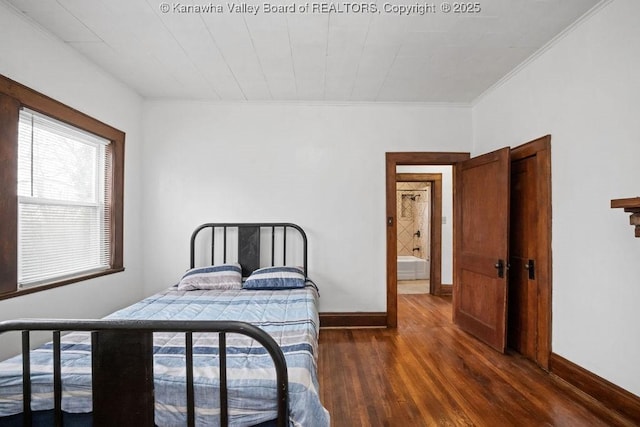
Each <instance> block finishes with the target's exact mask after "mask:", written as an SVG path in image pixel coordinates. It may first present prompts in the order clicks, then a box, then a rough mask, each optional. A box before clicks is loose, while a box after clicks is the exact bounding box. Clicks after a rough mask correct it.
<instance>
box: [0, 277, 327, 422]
mask: <svg viewBox="0 0 640 427" xmlns="http://www.w3.org/2000/svg"><path fill="white" fill-rule="evenodd" d="M317 299H318V293H317V289H316V288H315V286H313V285H311V284H310V285H308V286H306V287H305V288H302V289H287V290H277V291H264V290H259V291H256V290H246V289H237V290H206V291H204V290H194V291H178V290H177V288H176V287H173V288H169V289H167V290H165V291H163V292H160V293H158V294H155V295H153V296H151V297H148V298H146V299H144V300H143V301H140V302H138V303H136V304H133V305H131V306H129V307H127V308H124V309H122V310H120V311H117V312H115V313H113V314H111V315H109V316H107V318H108V319H145V320H147V319H148V320H240V321H245V322H249V323H252V324H254V325H256V326H258V327H260V328H262V329H263V330H265V331H266V332H268V333H269V334H270V335H271V336H272V337H273V338H274V339H275V341H276V342H277V343H278V345H280V347H281V349H282V351H283V353H284V355H285V358H286V361H287V369H288V373H289V408H290V423H289V424H290V425H291V426H305V427H307V426H308V427H314V426H328V425H329V414H328V412H327V411H326V409H324V407H323V406H322V404H321V403H320V399H319V394H318V378H317V346H318V330H319V329H318V328H319V319H318V309H317ZM90 342H91V341H90V336H89V334H88V333H82V332H73V333H70V334H67V335H65V336H63V338H62V349H63V353H62V382H63V400H62V409H63V411H65V412H67V413H87V412H91V409H92V408H91V353H90V350H91V348H90V347H91V345H90ZM184 342H185V338H184V334H183V333H155V334H154V388H155V397H156V404H155V418H156V419H155V422H156V424H157V425H158V426H180V425H186V379H185V376H186V374H185V372H186V369H185V354H184V353H185V349H184ZM193 350H194V351H193V352H194V362H193V363H194V384H195V413H196V425H198V426H217V425H219V416H220V409H219V394H218V384H219V372H218V334H205V333H200V334H197V333H194V334H193ZM51 359H52V349H51V344H45V345H43V346H42V347H40V348H38V349H36V350H33V351H32V352H31V367H32V368H31V369H32V372H31V378H32V396H33V400H32V409H33V410H34V411H44V410H50V409H52V408H53V384H52V383H53V381H52V375H53V374H52V372H53V367H52V362H51ZM21 375H22V361H21V357H20V356H16V357H14V358H12V359H9V360H7V361H5V362H2V363H0V417H2V416H9V415H12V414H17V413H20V412H22V397H21V393H22V379H21ZM227 376H228V377H227V380H228V402H229V423H230V425H237V426H252V425H256V424H260V423H262V422H266V421H269V420H273V419H274V418H276V414H277V407H276V382H275V369H274V367H273V362H272V361H271V357H270V356H269V354H268V353H267V352H266V350H265V349H264V348H262V347H261V346H260V344H258V343H257V342H255V341H253V340H252V339H251V338H249V337H246V336H243V335H238V334H229V335H228V336H227Z"/></svg>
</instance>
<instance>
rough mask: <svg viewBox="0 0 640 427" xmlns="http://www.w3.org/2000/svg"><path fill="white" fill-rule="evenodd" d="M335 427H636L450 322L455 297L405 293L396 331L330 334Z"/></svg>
mask: <svg viewBox="0 0 640 427" xmlns="http://www.w3.org/2000/svg"><path fill="white" fill-rule="evenodd" d="M318 370H319V380H320V392H321V393H320V396H321V399H322V401H323V403H324V405H325V407H326V408H327V409H328V410H329V412H330V413H331V419H332V426H334V427H342V426H345V427H354V426H363V427H370V426H375V427H377V426H390V427H393V426H400V427H405V426H406V427H409V426H410V427H414V426H415V427H417V426H637V425H640V420H629V419H627V418H624V417H623V416H622V415H620V414H618V413H617V412H615V411H612V410H611V408H607V407H605V406H604V405H602V404H600V403H599V402H597V401H595V400H594V399H592V398H590V397H589V396H587V395H584V394H582V393H580V392H579V391H576V390H575V389H574V388H572V387H571V386H569V385H567V384H566V383H563V382H562V381H560V380H557V379H555V378H554V377H553V376H550V375H548V374H547V373H546V372H544V371H543V370H541V369H540V368H539V367H537V366H536V365H534V364H533V363H531V362H530V361H528V360H527V359H524V358H523V357H521V356H519V355H518V354H507V355H502V354H500V353H498V352H496V351H494V350H492V349H491V348H489V347H488V346H486V345H485V344H483V343H482V342H480V341H478V340H476V339H475V338H473V337H471V336H470V335H468V334H467V333H465V332H463V331H461V330H460V329H458V328H457V327H456V326H455V325H453V324H452V322H451V299H450V297H444V298H443V297H434V296H431V295H428V294H424V295H416V294H408V295H399V296H398V328H397V329H323V330H322V331H321V333H320V348H319V358H318Z"/></svg>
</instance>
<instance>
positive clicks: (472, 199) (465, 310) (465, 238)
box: [453, 147, 511, 352]
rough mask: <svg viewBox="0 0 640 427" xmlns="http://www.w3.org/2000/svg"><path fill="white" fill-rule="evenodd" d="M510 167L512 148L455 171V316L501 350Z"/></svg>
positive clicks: (466, 162) (504, 338)
mask: <svg viewBox="0 0 640 427" xmlns="http://www.w3.org/2000/svg"><path fill="white" fill-rule="evenodd" d="M510 165H511V162H510V150H509V148H508V147H507V148H503V149H501V150H498V151H495V152H492V153H488V154H485V155H482V156H479V157H475V158H473V159H470V160H467V161H465V162H462V163H458V164H457V165H456V169H455V173H456V176H455V181H456V200H457V203H456V215H455V221H456V224H455V225H456V227H455V230H456V248H455V253H456V257H455V259H456V267H455V280H454V292H453V320H454V322H455V323H456V324H457V325H458V326H460V327H461V328H462V329H463V330H465V331H467V332H469V333H470V334H472V335H474V336H476V337H477V338H479V339H481V340H482V341H485V342H486V343H487V344H489V345H490V346H492V347H493V348H495V349H496V350H498V351H501V352H504V350H505V347H506V317H507V281H508V276H509V275H508V273H507V271H506V270H507V269H508V260H509V197H510V190H509V188H510ZM500 263H501V265H502V269H500V268H498V267H499V265H500ZM501 270H502V271H501ZM500 273H502V277H500Z"/></svg>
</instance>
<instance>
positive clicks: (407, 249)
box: [396, 174, 439, 294]
mask: <svg viewBox="0 0 640 427" xmlns="http://www.w3.org/2000/svg"><path fill="white" fill-rule="evenodd" d="M430 178H431V176H430V175H427V174H397V175H396V199H397V210H396V218H397V224H398V234H397V240H398V245H397V246H398V253H397V255H398V258H397V260H398V261H397V265H398V293H399V294H427V293H430V292H432V288H431V283H432V280H431V277H430V276H431V273H432V272H433V271H434V268H433V265H432V262H431V255H432V253H433V252H434V251H433V250H432V247H431V243H432V241H433V239H432V236H431V235H432V232H431V230H432V225H435V224H434V220H433V210H434V209H433V202H434V198H433V191H432V189H433V186H432V183H431V181H430V180H429V179H430ZM438 178H439V176H438Z"/></svg>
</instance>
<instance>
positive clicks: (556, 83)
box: [473, 0, 640, 395]
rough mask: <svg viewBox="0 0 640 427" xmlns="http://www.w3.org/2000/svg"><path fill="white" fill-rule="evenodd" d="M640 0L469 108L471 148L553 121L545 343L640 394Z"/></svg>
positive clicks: (543, 128) (508, 140)
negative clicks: (632, 200)
mask: <svg viewBox="0 0 640 427" xmlns="http://www.w3.org/2000/svg"><path fill="white" fill-rule="evenodd" d="M638 16H640V2H638V1H637V0H615V1H613V2H612V3H610V4H608V5H606V6H605V7H604V8H602V9H601V10H599V11H598V12H597V13H595V14H593V15H592V16H590V17H589V18H588V19H586V20H585V21H584V22H582V23H581V24H580V25H579V26H577V27H576V28H575V29H574V30H573V31H570V32H569V33H568V34H567V35H566V37H564V38H562V39H561V40H559V41H558V42H557V43H555V44H554V45H553V46H552V47H551V48H550V49H549V50H548V51H546V52H544V53H543V54H542V55H540V56H539V57H538V58H537V59H535V60H534V61H533V62H532V63H530V64H528V65H527V66H526V67H524V68H523V69H522V70H521V71H519V72H518V73H517V74H515V75H514V76H513V77H512V78H511V79H509V80H508V81H506V82H505V83H504V84H502V85H501V86H500V87H498V88H496V89H495V90H493V91H491V92H490V93H488V94H487V95H486V96H484V97H483V98H482V99H481V100H480V101H479V102H478V103H477V104H476V105H475V107H474V108H473V123H474V137H475V146H474V151H475V153H476V154H479V153H482V152H487V151H490V150H493V149H495V148H498V147H502V146H507V145H510V146H516V145H519V144H521V143H524V142H526V141H528V140H531V139H534V138H536V137H539V136H542V135H545V134H548V133H550V134H551V135H552V142H551V145H552V174H553V176H552V179H553V195H552V197H553V244H552V246H553V338H552V349H553V352H555V353H556V354H559V355H560V356H563V357H565V358H566V359H568V360H570V361H572V362H574V363H577V364H578V365H580V366H582V367H584V368H585V369H588V370H589V371H591V372H594V373H596V374H598V375H600V376H602V377H604V378H605V379H607V380H609V381H611V382H613V383H615V384H617V385H619V386H621V387H623V388H626V389H627V390H629V391H630V392H632V393H635V394H637V395H640V364H638V360H640V339H639V338H640V310H639V309H638V307H639V304H640V239H636V238H634V237H633V228H632V227H630V226H629V218H628V216H629V215H628V214H626V213H624V212H623V211H622V210H621V209H616V210H614V209H611V208H610V200H611V199H616V198H624V197H635V196H638V195H639V194H640V189H639V188H638V183H639V182H640V167H639V166H638V159H640V139H639V135H640V120H639V117H640V106H639V104H638V102H639V100H640V78H638V70H640V50H639V49H640V25H638Z"/></svg>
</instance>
